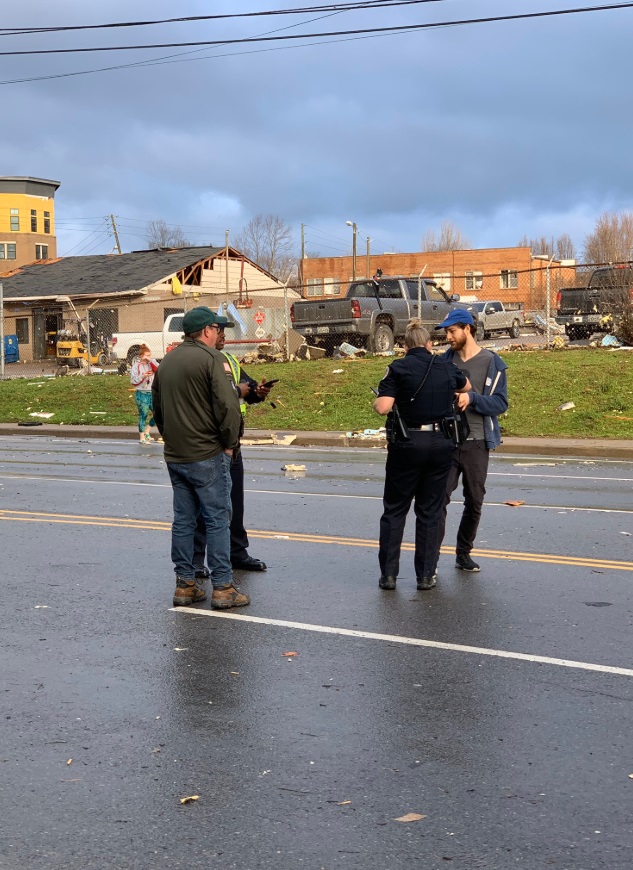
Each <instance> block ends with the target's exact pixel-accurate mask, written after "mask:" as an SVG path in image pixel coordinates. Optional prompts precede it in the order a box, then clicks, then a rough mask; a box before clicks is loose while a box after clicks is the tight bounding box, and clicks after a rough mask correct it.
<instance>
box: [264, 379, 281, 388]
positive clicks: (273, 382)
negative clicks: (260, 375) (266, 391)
mask: <svg viewBox="0 0 633 870" xmlns="http://www.w3.org/2000/svg"><path fill="white" fill-rule="evenodd" d="M278 383H279V378H275V380H274V381H266V383H265V384H264V386H265V387H272V386H273V385H274V384H278Z"/></svg>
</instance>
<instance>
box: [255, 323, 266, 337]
mask: <svg viewBox="0 0 633 870" xmlns="http://www.w3.org/2000/svg"><path fill="white" fill-rule="evenodd" d="M255 335H256V336H257V338H263V337H264V336H265V335H266V330H265V329H262V328H261V326H258V327H257V329H256V330H255Z"/></svg>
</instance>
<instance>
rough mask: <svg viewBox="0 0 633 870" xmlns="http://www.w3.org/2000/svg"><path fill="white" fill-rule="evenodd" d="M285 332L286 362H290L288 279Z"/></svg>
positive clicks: (285, 292)
mask: <svg viewBox="0 0 633 870" xmlns="http://www.w3.org/2000/svg"><path fill="white" fill-rule="evenodd" d="M284 332H285V336H286V362H290V306H289V305H288V280H286V283H285V284H284Z"/></svg>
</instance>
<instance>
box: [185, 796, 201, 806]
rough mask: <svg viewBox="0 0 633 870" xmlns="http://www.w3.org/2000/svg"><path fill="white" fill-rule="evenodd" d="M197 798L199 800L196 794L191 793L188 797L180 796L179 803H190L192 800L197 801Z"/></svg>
mask: <svg viewBox="0 0 633 870" xmlns="http://www.w3.org/2000/svg"><path fill="white" fill-rule="evenodd" d="M198 800H200V796H199V795H197V794H192V795H190V796H189V797H184V798H180V803H181V804H190V803H192V802H193V801H198Z"/></svg>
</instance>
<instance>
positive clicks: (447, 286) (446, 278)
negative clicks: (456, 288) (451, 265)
mask: <svg viewBox="0 0 633 870" xmlns="http://www.w3.org/2000/svg"><path fill="white" fill-rule="evenodd" d="M433 278H434V279H435V283H436V284H437V286H438V287H441V288H442V290H444V292H445V293H448V294H449V295H450V292H451V273H450V272H436V273H435V274H434V275H433Z"/></svg>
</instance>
